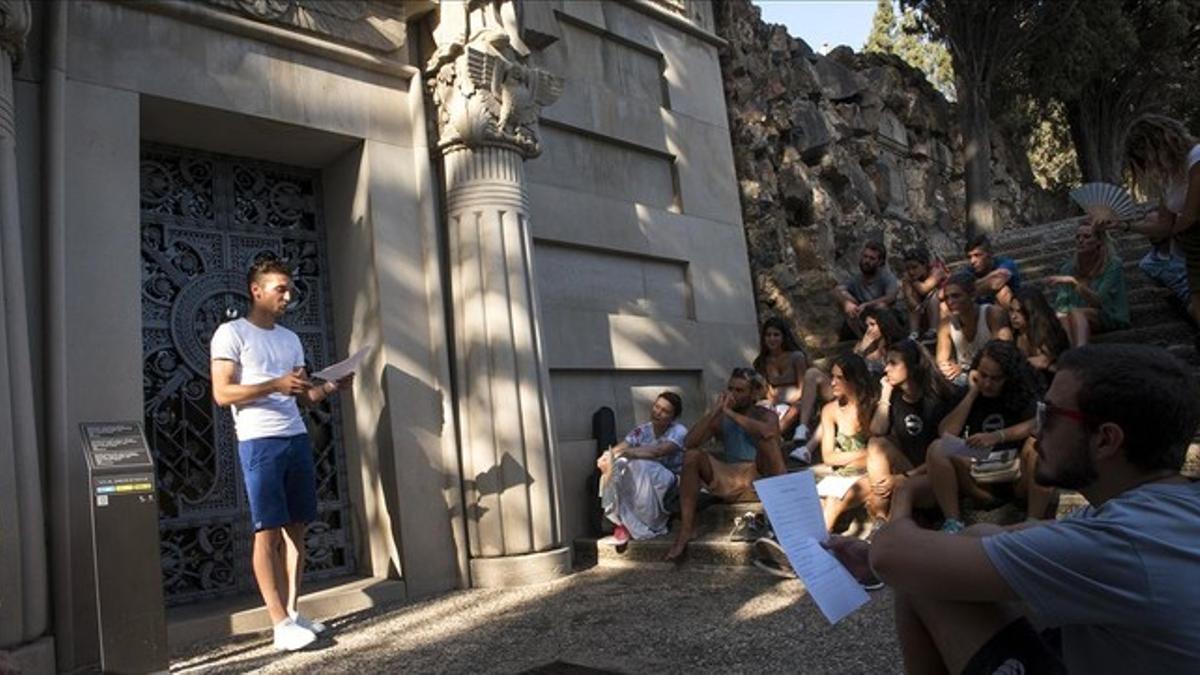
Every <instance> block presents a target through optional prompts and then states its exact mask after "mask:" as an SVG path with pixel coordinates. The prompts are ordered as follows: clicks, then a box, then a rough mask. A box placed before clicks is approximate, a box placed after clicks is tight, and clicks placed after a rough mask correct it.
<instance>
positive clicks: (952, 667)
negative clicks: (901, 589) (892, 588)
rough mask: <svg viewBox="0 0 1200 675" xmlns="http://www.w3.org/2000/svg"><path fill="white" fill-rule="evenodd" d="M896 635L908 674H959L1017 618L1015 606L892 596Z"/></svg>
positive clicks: (1017, 612) (900, 595) (897, 594)
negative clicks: (989, 642) (976, 654)
mask: <svg viewBox="0 0 1200 675" xmlns="http://www.w3.org/2000/svg"><path fill="white" fill-rule="evenodd" d="M895 603H896V604H895V606H896V632H897V634H898V635H899V637H900V651H901V653H902V654H903V655H904V670H905V672H908V673H959V672H962V670H963V668H964V667H966V665H967V663H968V662H969V661H970V660H971V657H973V656H975V653H976V652H978V651H979V650H980V648H982V647H983V646H984V645H985V644H987V643H988V641H989V640H991V639H992V637H993V636H995V635H996V633H998V632H1000V631H1001V630H1002V629H1003V628H1004V627H1005V626H1007V625H1008V624H1010V623H1012V622H1013V621H1015V620H1017V619H1019V618H1020V617H1021V612H1020V610H1018V609H1017V607H1016V606H1015V605H1006V604H985V603H966V602H948V601H944V600H935V599H931V598H921V597H917V596H915V595H910V594H907V593H896V600H895Z"/></svg>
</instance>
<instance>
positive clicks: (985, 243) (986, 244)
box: [963, 234, 992, 253]
mask: <svg viewBox="0 0 1200 675" xmlns="http://www.w3.org/2000/svg"><path fill="white" fill-rule="evenodd" d="M977 248H981V249H983V250H984V251H985V252H987V253H991V252H992V240H991V239H988V236H987V235H986V234H977V235H975V236H974V237H971V239H970V240H969V241H967V247H966V248H964V249H963V253H970V252H971V251H974V250H975V249H977Z"/></svg>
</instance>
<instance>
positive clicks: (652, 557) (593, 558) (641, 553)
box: [575, 532, 752, 567]
mask: <svg viewBox="0 0 1200 675" xmlns="http://www.w3.org/2000/svg"><path fill="white" fill-rule="evenodd" d="M674 540H675V535H674V533H673V532H672V534H669V535H667V536H665V537H657V538H654V539H643V540H641V541H630V542H628V543H626V544H624V545H622V546H617V545H616V542H615V541H614V540H613V538H612V537H604V538H602V539H596V538H593V537H581V538H579V539H576V540H575V560H576V563H577V564H579V565H582V566H592V565H597V566H600V567H629V566H640V565H670V564H672V563H669V562H667V561H665V560H664V558H665V557H666V555H667V551H669V550H670V549H671V544H672V542H674ZM751 553H752V544H751V543H750V542H732V541H729V539H728V536H727V533H720V534H716V533H710V534H705V535H702V536H701V537H699V538H698V539H695V540H693V541H692V543H690V544H688V551H687V559H686V560H687V562H688V563H689V564H693V565H717V566H723V567H740V566H745V565H749V564H751V561H752V557H751Z"/></svg>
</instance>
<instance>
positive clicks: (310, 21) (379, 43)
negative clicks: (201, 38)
mask: <svg viewBox="0 0 1200 675" xmlns="http://www.w3.org/2000/svg"><path fill="white" fill-rule="evenodd" d="M204 2H207V3H209V4H210V5H216V6H218V7H221V8H223V9H228V10H232V11H235V12H237V13H239V14H242V15H244V16H248V17H250V18H252V19H255V20H257V21H263V22H266V23H273V24H278V25H281V26H285V27H287V28H293V29H299V30H302V31H305V32H309V33H314V34H316V35H320V36H321V37H325V38H330V39H332V40H335V41H338V42H345V43H347V44H352V45H355V46H358V47H366V48H368V49H372V50H375V51H381V52H393V51H395V50H397V49H399V48H400V47H402V46H404V36H405V34H406V29H407V25H406V23H405V16H406V12H405V8H404V3H402V2H386V1H384V0H204Z"/></svg>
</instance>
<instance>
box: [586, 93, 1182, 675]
mask: <svg viewBox="0 0 1200 675" xmlns="http://www.w3.org/2000/svg"><path fill="white" fill-rule="evenodd" d="M1138 125H1141V126H1138ZM1181 129H1182V127H1181V125H1179V124H1178V123H1176V122H1174V121H1173V120H1166V119H1165V118H1157V117H1155V116H1148V117H1147V118H1143V119H1142V120H1139V122H1138V123H1136V124H1135V125H1134V127H1133V128H1132V129H1131V132H1130V136H1129V141H1128V144H1129V145H1128V148H1127V152H1128V154H1129V157H1130V165H1131V170H1132V173H1133V176H1134V179H1135V181H1137V182H1138V184H1139V187H1140V188H1141V189H1142V190H1143V191H1148V192H1149V193H1150V194H1155V193H1154V192H1153V190H1158V192H1157V194H1159V195H1161V196H1162V199H1161V203H1160V204H1159V207H1158V208H1157V209H1156V210H1155V211H1154V212H1152V213H1151V214H1150V215H1149V217H1147V218H1145V219H1144V220H1141V221H1137V222H1128V221H1126V222H1116V221H1114V220H1113V219H1112V218H1111V217H1110V216H1109V215H1108V214H1105V213H1102V212H1089V213H1088V214H1087V215H1086V216H1085V217H1084V218H1083V219H1082V220H1081V221H1080V222H1079V224H1078V225H1077V227H1076V231H1075V250H1074V254H1073V255H1072V256H1071V257H1070V258H1069V259H1068V260H1067V261H1066V262H1065V263H1064V264H1063V265H1062V267H1061V269H1059V270H1058V273H1057V274H1053V275H1049V276H1047V277H1046V278H1045V280H1044V283H1043V285H1042V287H1034V286H1030V285H1022V280H1021V275H1020V270H1019V268H1018V265H1017V263H1016V261H1014V260H1013V259H1011V258H1008V257H1004V256H999V255H996V254H995V253H994V251H993V248H992V244H991V242H990V241H989V240H988V239H987V238H986V237H977V238H974V239H972V240H971V241H970V242H968V244H967V245H966V246H965V247H964V250H963V253H964V255H965V257H966V265H964V266H963V268H962V269H961V270H959V271H957V272H952V271H951V270H949V269H948V267H947V266H946V265H945V263H943V262H942V261H940V260H938V259H937V258H936V257H934V256H931V255H930V253H929V251H928V249H926V248H924V247H916V248H913V249H910V250H908V251H905V252H904V254H903V263H904V272H903V274H902V278H901V279H897V278H896V276H895V275H893V274H892V272H891V271H890V270H889V269H888V266H887V256H888V253H887V250H886V248H885V247H884V246H883V245H882V244H881V243H879V242H874V241H872V242H867V243H866V244H865V245H864V246H863V248H862V250H861V252H860V257H859V265H858V274H856V275H855V276H854V277H853V278H851V279H849V280H848V281H846V282H845V283H842V284H839V285H838V286H837V287H836V288H835V289H834V290H833V296H834V299H835V301H836V305H837V307H838V309H839V310H840V311H841V313H842V317H843V322H842V326H841V328H840V331H839V333H840V337H841V338H842V339H843V340H844V341H845V342H846V343H847V344H852V345H853V346H852V347H847V348H846V349H845V350H844V351H843V353H840V354H837V355H835V356H833V357H832V358H831V359H829V361H828V366H827V368H822V367H819V366H818V364H817V362H814V360H813V359H811V358H810V357H809V355H808V353H807V352H806V351H805V348H804V346H803V343H802V342H801V341H800V340H798V339H796V337H795V334H794V333H793V331H792V330H791V328H790V327H789V325H788V323H787V322H786V321H784V320H782V319H780V318H778V317H773V318H769V319H767V320H766V321H765V322H764V323H763V325H762V327H761V331H760V334H759V354H758V356H757V358H756V359H754V361H753V367H750V368H746V367H740V368H734V369H733V371H732V373H731V375H730V377H729V379H728V382H727V384H726V388H725V390H724V391H722V392H720V393H719V395H717V396H716V398H715V401H714V403H713V404H712V405H711V406H710V407H709V408H708V409H707V410H706V411H705V412H704V414H703V415H701V416H700V418H699V419H698V420H697V421H696V422H695V424H693V426H692V428H691V429H690V430H686V429H684V428H683V426H682V425H680V424H679V423H678V421H677V419H678V417H679V415H680V413H681V411H682V409H683V401H682V399H681V398H680V397H679V395H678V394H675V393H672V392H663V393H662V394H660V395H659V396H658V397H657V399H656V400H655V402H654V404H653V407H652V409H651V411H650V419H651V421H650V422H647V423H645V424H643V425H640V426H638V427H636V428H635V429H634V430H633V431H631V432H630V434H629V435H628V436H627V437H626V438H625V440H624V441H623V442H622V443H620V444H618V445H617V446H615V447H614V448H612V449H610V450H609V451H608V452H606V453H605V454H604V456H602V457H601V458H600V459H599V460H598V462H597V467H598V469H599V470H600V472H601V474H602V479H601V480H602V488H601V495H602V501H603V505H604V512H605V514H606V516H607V517H608V518H609V520H611V521H612V522H613V523H614V524H615V531H614V537H615V538H616V540H617V542H618V543H623V542H624V541H627V540H628V539H630V538H634V539H640V538H645V537H656V536H664V535H667V534H668V531H669V530H670V528H669V527H668V525H669V521H670V517H671V511H672V510H674V509H676V508H677V509H678V513H679V519H680V524H679V526H678V527H677V528H676V529H675V530H674V538H673V540H672V542H671V545H670V548H669V550H668V552H667V554H666V558H667V559H668V560H672V561H678V560H680V559H681V558H682V557H683V556H684V555H685V553H686V551H687V547H688V544H689V542H690V541H692V540H693V538H694V537H695V536H696V535H697V527H696V517H697V510H698V508H699V507H700V504H701V502H702V495H703V494H704V493H705V492H707V494H708V495H709V496H710V497H711V498H715V499H720V500H724V501H727V502H733V503H737V502H741V501H753V500H755V499H756V495H755V493H754V481H755V480H757V479H758V478H761V477H766V476H775V475H780V474H782V473H785V472H786V471H787V470H788V469H789V464H790V465H791V468H806V467H814V466H816V465H818V464H820V465H822V466H823V468H822V474H821V475H823V476H824V477H823V478H821V479H820V481H819V482H818V485H817V491H818V495H819V496H820V498H821V500H822V507H823V510H824V517H825V525H826V527H827V528H828V530H829V531H830V532H831V533H836V532H840V531H842V530H843V529H844V528H845V526H846V520H847V519H846V518H845V516H846V515H847V514H849V513H851V512H856V511H857V512H859V513H862V514H863V515H865V516H866V519H867V521H868V525H867V527H866V529H865V531H863V532H860V534H865V536H860V537H841V536H836V535H835V536H833V537H832V538H831V539H830V540H829V541H828V542H827V543H826V544H825V546H826V547H827V548H828V549H829V550H830V551H831V552H832V553H833V554H834V555H835V557H837V558H838V559H839V560H840V561H841V562H842V563H843V564H844V565H845V566H846V568H847V569H848V570H849V571H850V572H851V573H852V574H853V575H854V576H855V577H856V578H857V579H858V580H859V581H860V582H861V583H862V584H863V585H864V587H866V588H868V589H873V588H875V587H878V586H881V585H882V584H883V583H884V582H886V583H888V584H890V585H892V586H894V587H895V589H896V591H897V595H896V622H897V633H898V635H899V638H900V642H901V646H902V651H903V655H904V663H905V668H906V670H908V671H909V672H971V673H974V672H981V673H982V672H988V673H990V672H1051V673H1059V672H1110V671H1111V672H1118V671H1120V672H1126V671H1131V672H1167V671H1171V672H1176V671H1178V672H1183V671H1180V670H1179V666H1180V665H1181V664H1185V663H1186V664H1190V665H1192V666H1196V667H1200V649H1198V648H1197V647H1196V644H1197V643H1196V642H1195V641H1194V639H1192V638H1194V637H1195V636H1196V635H1200V619H1198V618H1197V617H1200V612H1196V611H1194V610H1195V609H1200V593H1197V592H1196V591H1194V590H1187V589H1185V590H1183V591H1178V588H1179V587H1178V586H1177V585H1176V583H1175V577H1177V576H1178V575H1177V574H1176V573H1184V572H1185V571H1188V573H1190V572H1194V571H1195V570H1196V568H1197V566H1198V565H1200V544H1197V542H1200V531H1197V529H1198V525H1200V484H1194V483H1191V482H1189V481H1188V480H1187V479H1185V478H1183V477H1182V476H1181V475H1180V470H1181V468H1182V465H1183V462H1184V458H1185V454H1186V451H1187V447H1188V443H1189V441H1190V440H1191V439H1192V437H1193V435H1194V434H1195V432H1196V429H1197V426H1198V425H1200V390H1198V389H1197V383H1196V380H1195V378H1194V377H1193V376H1192V374H1191V373H1190V372H1189V368H1188V366H1186V365H1185V364H1183V363H1182V362H1181V361H1179V360H1178V359H1177V358H1176V357H1174V356H1172V355H1171V354H1169V353H1167V352H1166V351H1165V350H1163V349H1162V348H1159V347H1150V346H1145V345H1128V344H1111V345H1098V346H1097V345H1091V346H1089V343H1090V342H1091V340H1092V337H1093V336H1094V335H1095V334H1097V333H1101V332H1105V331H1115V330H1122V329H1126V328H1129V327H1130V306H1129V296H1128V291H1127V287H1126V280H1125V276H1124V269H1123V264H1122V260H1121V256H1120V255H1119V253H1118V250H1117V247H1116V245H1115V244H1114V242H1113V240H1112V233H1114V232H1116V231H1124V232H1130V231H1137V232H1140V233H1142V234H1145V235H1147V236H1148V237H1150V239H1151V243H1152V249H1151V250H1150V252H1149V253H1147V254H1146V256H1145V257H1144V258H1143V259H1142V261H1141V263H1140V264H1139V267H1140V268H1141V269H1142V270H1143V271H1144V272H1145V273H1146V275H1147V276H1148V277H1150V278H1151V279H1153V280H1154V281H1155V282H1157V283H1158V284H1160V285H1162V286H1163V287H1164V289H1166V292H1167V293H1169V294H1170V297H1172V298H1174V299H1175V301H1176V302H1177V303H1178V304H1179V305H1181V306H1182V307H1183V308H1185V309H1186V311H1187V312H1188V313H1189V314H1190V316H1191V317H1192V318H1193V319H1195V318H1200V309H1198V308H1200V296H1197V295H1196V294H1195V293H1194V292H1193V290H1192V289H1196V288H1197V284H1198V283H1200V276H1198V274H1200V253H1198V252H1200V246H1198V245H1196V242H1197V241H1200V239H1197V237H1198V236H1200V235H1198V234H1197V231H1198V228H1196V227H1193V225H1194V224H1195V222H1196V221H1197V220H1198V219H1200V144H1196V143H1195V142H1194V140H1193V139H1191V137H1190V136H1188V135H1187V134H1186V131H1183V130H1181ZM1155 144H1157V145H1155ZM1151 147H1167V148H1168V149H1170V151H1171V152H1173V153H1174V154H1173V155H1171V154H1170V153H1167V154H1168V155H1170V156H1171V157H1174V155H1179V156H1178V157H1175V158H1174V161H1176V162H1177V163H1178V166H1175V165H1173V164H1172V165H1170V166H1167V165H1164V164H1163V162H1164V161H1165V160H1163V157H1162V155H1163V153H1161V152H1159V153H1155V152H1151V151H1150V150H1148V149H1147V148H1151ZM1181 153H1182V154H1181ZM1156 162H1157V163H1156ZM1194 325H1195V324H1194ZM903 327H907V334H906V333H905V328H903ZM1198 343H1200V341H1198ZM930 348H932V352H933V353H932V354H931V353H930ZM710 443H715V444H717V445H719V446H720V450H719V451H718V450H716V449H715V448H706V446H707V445H709V444H710ZM1055 488H1064V489H1070V490H1078V491H1079V492H1080V493H1082V494H1083V496H1084V497H1085V498H1086V499H1087V500H1088V502H1089V504H1090V506H1089V507H1087V508H1086V509H1084V510H1082V511H1081V512H1079V513H1078V514H1077V515H1074V516H1072V517H1070V518H1067V519H1065V520H1058V521H1055V520H1054V519H1053V517H1052V516H1053V513H1052V502H1053V497H1054V489H1055ZM1007 501H1013V502H1015V503H1017V504H1019V505H1020V506H1022V507H1023V512H1024V521H1023V522H1019V523H1017V524H1014V525H1009V526H1000V525H995V524H986V523H977V524H973V525H968V521H969V520H970V519H968V518H965V517H964V515H963V508H964V504H968V505H971V506H974V507H975V508H977V509H979V510H990V509H994V508H996V507H997V506H999V505H1001V504H1003V503H1005V502H1007ZM914 512H923V513H924V514H925V515H924V516H922V517H921V518H920V519H919V521H920V522H918V521H917V520H914V519H913V515H914ZM749 515H751V516H753V515H754V514H753V513H751V514H749ZM758 533H759V534H761V535H763V536H762V538H761V539H758V541H757V542H756V545H755V550H756V551H757V552H759V554H760V555H762V556H763V557H765V558H771V561H768V563H769V564H767V565H764V567H765V568H767V569H769V570H771V571H774V572H775V573H777V574H780V575H781V576H785V575H789V574H790V568H789V567H788V566H787V562H786V558H785V557H784V556H783V553H782V549H781V548H780V547H779V545H778V544H777V543H776V542H775V541H774V539H773V536H772V533H771V532H770V530H769V526H768V525H767V524H764V525H763V526H762V527H761V528H759V531H758ZM764 551H765V553H763V552H764ZM1173 575H1174V576H1173ZM1178 578H1182V577H1178ZM1184 586H1187V585H1186V584H1185V585H1184ZM1188 588H1190V586H1188ZM1177 593H1181V595H1179V596H1178V597H1175V596H1176V594H1177ZM1013 601H1021V602H1023V603H1024V605H1023V607H1024V608H1025V609H1024V610H1022V605H1019V604H1017V603H1014V602H1013ZM1177 608H1184V609H1178V611H1177ZM1185 609H1186V611H1184V610H1185ZM1027 614H1028V616H1027ZM1030 619H1033V620H1034V623H1031V621H1030ZM1035 625H1036V628H1035ZM1056 627H1061V631H1057V632H1054V633H1053V634H1051V633H1045V632H1039V631H1040V629H1044V628H1049V629H1056ZM1187 670H1189V671H1190V670H1194V668H1190V667H1189V668H1187Z"/></svg>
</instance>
